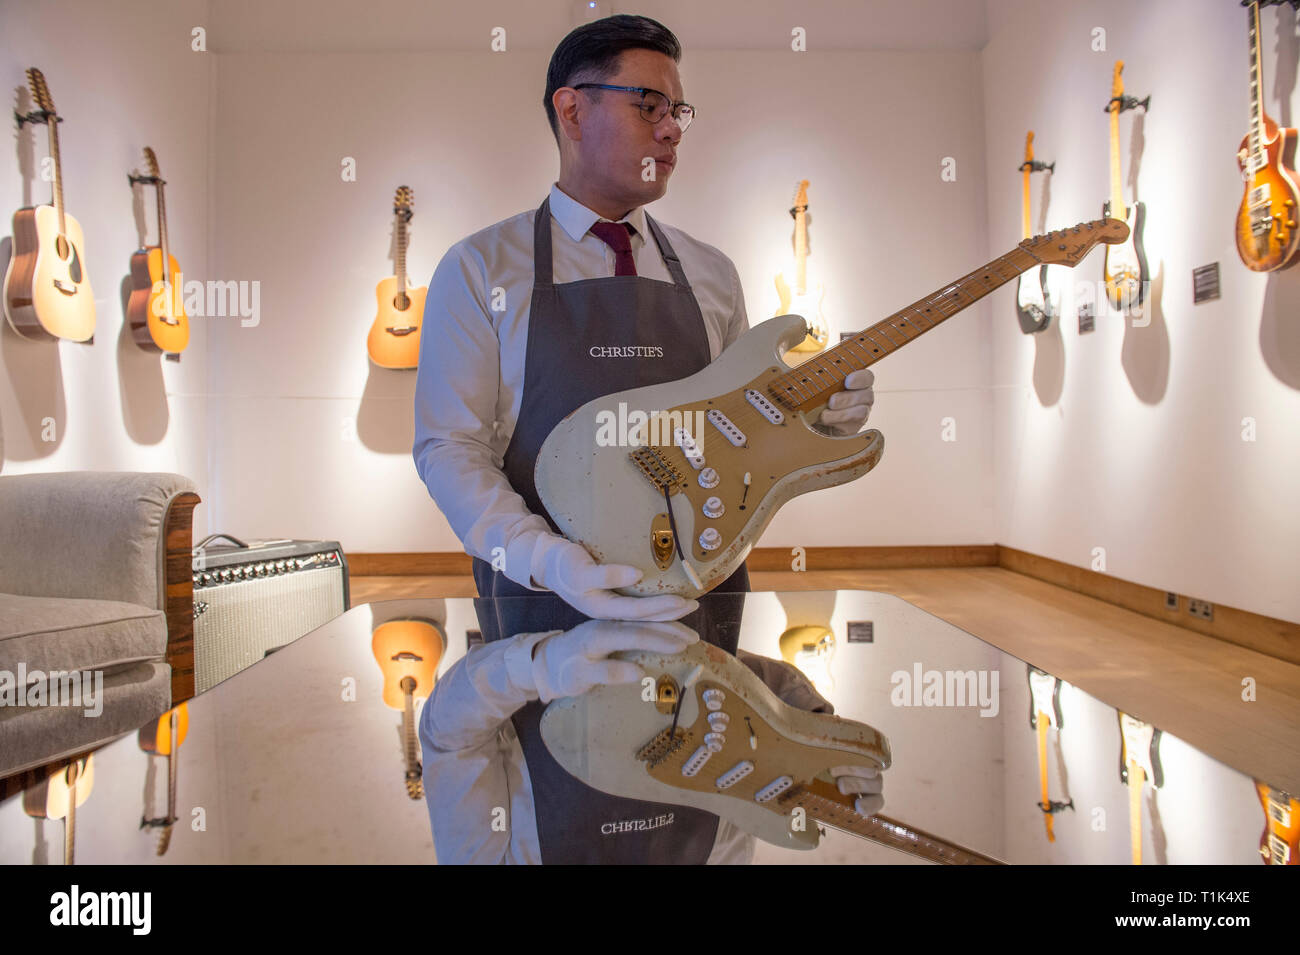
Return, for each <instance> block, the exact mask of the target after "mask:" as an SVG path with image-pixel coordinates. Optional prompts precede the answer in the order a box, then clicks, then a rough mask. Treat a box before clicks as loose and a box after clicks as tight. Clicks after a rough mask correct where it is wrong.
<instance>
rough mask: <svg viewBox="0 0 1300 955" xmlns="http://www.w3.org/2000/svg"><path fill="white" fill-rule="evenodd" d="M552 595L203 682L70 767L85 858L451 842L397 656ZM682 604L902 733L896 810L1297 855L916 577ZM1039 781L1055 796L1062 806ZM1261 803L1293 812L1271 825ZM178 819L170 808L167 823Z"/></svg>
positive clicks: (1169, 848)
mask: <svg viewBox="0 0 1300 955" xmlns="http://www.w3.org/2000/svg"><path fill="white" fill-rule="evenodd" d="M476 605H477V606H476ZM553 609H554V608H553V605H551V602H550V601H538V600H536V599H535V598H503V599H499V600H496V601H483V600H479V601H475V600H470V599H446V600H443V599H417V600H388V601H379V602H375V603H370V604H362V605H359V606H356V607H354V608H352V609H351V610H349V611H347V612H346V613H344V614H342V615H341V616H339V617H337V618H335V619H334V620H332V621H330V622H329V623H328V624H326V625H324V626H322V627H320V628H318V629H317V630H314V631H312V632H311V633H309V634H307V635H306V636H304V637H302V638H300V639H298V640H296V641H294V642H292V643H290V644H288V645H286V646H284V647H283V648H281V649H279V650H278V651H276V652H274V653H272V654H270V655H269V656H267V657H266V658H265V659H263V660H261V661H259V662H258V663H256V664H254V665H252V666H251V667H249V668H247V669H245V670H243V671H242V672H240V673H238V674H236V675H235V676H233V677H231V678H229V679H227V680H226V681H224V682H223V683H221V684H220V685H218V686H216V687H214V688H212V689H211V690H209V691H208V692H206V693H203V694H201V695H199V696H197V697H195V698H194V699H192V700H190V701H189V702H188V703H187V704H185V707H184V714H183V717H178V718H177V719H176V720H175V721H174V722H175V724H176V725H175V727H174V729H175V737H174V738H175V740H176V742H174V743H173V742H172V740H173V735H172V731H173V725H172V723H173V721H172V720H166V721H164V723H163V724H162V727H161V730H159V729H158V728H157V727H153V726H151V727H147V728H146V729H145V730H144V731H142V732H141V733H139V734H136V733H133V734H130V735H128V736H124V737H121V738H119V739H117V740H116V741H114V742H112V743H110V744H108V745H106V746H104V747H103V748H101V749H99V750H98V751H97V752H96V753H95V754H94V755H93V757H92V758H91V762H90V765H89V766H88V767H87V766H83V767H82V768H81V769H80V772H81V774H82V777H81V779H80V780H79V781H77V782H76V784H75V785H76V803H77V805H76V809H75V812H74V814H73V815H74V820H75V821H74V827H73V828H74V832H75V835H74V849H75V861H76V862H77V863H91V864H93V863H154V862H161V863H174V862H179V863H344V862H346V863H429V862H434V861H436V858H437V852H436V847H435V845H434V839H433V834H432V830H431V825H430V814H429V808H428V805H427V804H426V798H428V799H430V800H447V801H449V802H443V803H439V804H440V805H448V804H451V805H457V806H458V805H459V804H457V803H456V799H457V796H456V795H455V794H452V793H443V792H440V791H439V781H438V780H437V779H433V780H429V779H427V778H426V780H425V781H426V783H428V784H429V785H430V787H431V788H430V792H429V793H428V794H424V793H422V792H420V790H419V786H418V784H417V783H416V782H415V780H416V779H418V776H419V772H418V768H417V769H416V770H415V772H414V773H412V772H411V765H410V763H411V760H412V759H418V758H419V753H418V743H417V744H416V749H415V750H410V748H409V741H410V739H411V729H410V726H413V725H415V724H417V723H418V720H419V714H420V709H421V707H422V706H423V703H424V697H423V696H421V694H420V691H421V690H423V691H424V692H425V693H427V689H425V688H424V687H418V688H417V689H415V690H414V691H413V693H412V702H411V712H410V713H409V714H408V713H407V712H406V709H405V699H404V695H403V693H402V691H401V686H400V683H401V679H400V677H401V673H400V672H399V670H397V669H394V665H393V663H392V662H389V663H388V664H386V665H382V666H381V662H379V661H381V660H387V661H398V662H400V661H402V660H408V661H409V660H413V659H414V658H415V657H420V662H421V663H422V664H423V665H425V666H428V665H429V664H430V663H431V660H430V659H428V658H429V657H430V655H432V656H435V657H436V656H438V654H439V653H440V658H439V659H438V661H437V673H438V677H439V679H442V678H443V677H444V676H445V675H446V674H447V673H448V671H449V670H450V669H451V668H452V667H454V666H456V665H457V664H458V663H459V662H460V661H461V660H462V659H463V658H464V657H465V655H466V653H467V650H469V649H470V648H471V647H474V648H475V650H474V652H476V653H482V652H484V651H483V649H482V648H479V647H478V643H479V642H480V641H481V640H482V639H483V638H484V635H486V638H487V639H488V640H491V639H492V638H493V637H494V635H495V634H494V633H493V630H494V629H495V628H496V627H497V626H498V623H501V624H502V626H504V628H505V630H506V631H508V632H505V633H503V634H502V635H503V636H505V637H509V636H510V635H511V634H514V633H519V632H525V631H527V632H540V631H550V630H563V629H566V628H567V626H570V625H572V624H571V623H569V622H567V621H566V620H565V619H562V618H556V617H554V616H553V615H552V613H551V611H552V610H553ZM579 619H580V618H579ZM401 621H415V622H417V623H419V622H424V623H426V625H427V626H428V627H430V628H431V630H430V632H435V631H436V632H437V633H439V634H440V639H441V637H442V635H445V650H440V649H439V648H437V647H434V648H432V649H430V645H428V644H425V645H422V646H421V647H419V648H417V650H418V652H415V651H405V650H401V649H400V648H398V649H397V651H396V652H394V648H395V647H396V646H397V645H395V644H390V643H383V640H382V639H381V637H380V634H387V635H388V636H391V635H392V632H393V631H394V630H395V629H400V628H393V627H388V628H387V629H385V626H384V625H386V624H394V623H397V622H401ZM682 623H683V624H684V625H688V626H691V627H692V628H693V629H696V630H697V632H699V633H700V636H701V638H702V639H703V640H705V641H708V642H712V643H717V644H720V645H722V646H724V647H729V648H730V647H732V646H734V647H738V648H739V649H740V650H742V651H746V652H747V653H750V654H756V655H758V656H762V657H767V658H770V659H773V660H785V661H786V662H787V663H790V664H791V665H793V666H794V667H796V668H797V669H798V670H799V671H800V672H801V673H802V674H804V676H805V677H806V678H807V680H808V682H809V683H811V685H812V686H813V687H814V688H815V689H816V691H817V692H818V694H820V696H822V697H823V698H824V699H825V700H827V701H829V702H830V703H831V704H832V705H833V706H834V712H835V714H836V715H837V716H839V717H843V718H846V719H849V720H854V721H858V722H861V723H865V724H868V725H869V726H870V727H873V728H874V729H875V730H877V731H879V733H881V734H883V735H884V736H885V737H887V739H888V744H889V748H890V750H891V752H892V764H891V766H890V768H889V769H888V770H886V771H885V772H884V773H883V780H884V786H883V795H884V799H885V807H884V809H883V810H882V813H883V814H884V815H885V816H888V817H890V818H892V819H894V820H898V821H899V822H901V823H903V824H905V825H907V826H910V827H915V828H916V829H919V830H923V831H925V832H928V833H930V834H933V835H934V836H937V837H941V838H942V839H944V840H947V841H949V842H951V843H953V844H955V845H957V846H960V847H965V848H967V849H970V850H973V851H974V852H977V853H981V854H984V855H987V856H990V857H993V858H995V859H998V860H1002V861H1006V862H1009V863H1018V864H1019V863H1030V864H1080V863H1082V864H1105V863H1110V864H1128V863H1130V862H1133V861H1141V862H1142V863H1144V864H1165V863H1169V864H1183V863H1236V864H1259V863H1260V861H1261V852H1262V851H1267V852H1270V853H1272V854H1274V855H1276V856H1277V857H1279V858H1281V857H1284V856H1285V855H1286V854H1287V853H1288V852H1290V853H1291V854H1294V852H1295V850H1294V844H1293V843H1287V841H1286V833H1287V832H1288V827H1292V826H1294V825H1295V823H1294V822H1293V821H1291V820H1290V819H1289V815H1290V813H1291V812H1292V811H1293V809H1294V808H1295V804H1294V802H1290V801H1288V800H1287V799H1286V798H1285V797H1284V796H1283V795H1282V794H1274V798H1273V801H1272V803H1271V804H1270V800H1269V791H1268V788H1267V787H1262V788H1261V787H1257V785H1256V782H1255V781H1254V780H1252V779H1251V778H1249V777H1247V776H1245V775H1242V774H1241V773H1239V772H1237V771H1236V770H1234V769H1232V768H1231V767H1229V766H1225V765H1223V764H1222V763H1220V762H1217V761H1215V760H1214V759H1211V758H1210V757H1208V756H1206V755H1204V754H1203V753H1201V752H1199V751H1198V750H1196V749H1194V748H1193V747H1191V746H1189V745H1188V744H1186V743H1184V742H1183V741H1182V740H1180V739H1178V738H1177V736H1175V735H1173V734H1172V733H1170V732H1162V731H1161V728H1159V727H1150V726H1147V725H1145V724H1143V723H1141V722H1140V716H1141V714H1133V715H1132V716H1128V717H1122V715H1121V714H1119V713H1118V712H1117V711H1116V710H1115V709H1113V708H1112V707H1110V706H1108V705H1107V704H1106V703H1105V701H1103V700H1098V699H1096V698H1094V697H1092V696H1090V695H1089V694H1088V693H1086V692H1083V691H1082V690H1080V689H1079V688H1077V687H1074V686H1071V685H1069V684H1065V683H1063V682H1061V681H1059V680H1056V679H1055V678H1053V677H1052V676H1050V675H1049V674H1044V673H1042V672H1041V671H1035V670H1034V669H1033V668H1032V667H1031V666H1030V664H1029V663H1026V662H1025V661H1022V660H1018V659H1016V658H1015V657H1012V656H1009V655H1007V654H1005V653H1003V652H1001V651H999V650H997V649H996V648H994V647H992V646H990V645H989V644H987V643H985V642H983V641H981V640H979V639H977V638H975V637H973V636H971V635H970V634H968V633H966V632H964V631H962V630H960V629H958V628H957V627H954V626H952V625H950V624H948V623H946V622H944V621H942V620H940V619H938V618H937V617H934V616H932V615H930V614H928V613H926V612H925V611H922V610H920V609H918V608H916V607H914V606H912V605H911V604H908V603H907V602H906V601H904V600H902V599H901V598H898V597H895V596H892V595H888V594H881V593H874V592H867V591H837V592H832V591H799V592H787V593H766V592H758V593H750V594H745V595H743V596H742V595H723V594H710V595H706V596H705V597H704V598H702V599H701V611H699V612H697V613H696V614H693V615H691V616H690V617H687V618H685V619H684V620H683V621H682ZM385 639H386V638H385ZM397 639H399V640H401V639H408V640H409V639H410V637H399V638H397ZM403 654H405V656H404V655H403ZM412 665H414V664H412ZM419 682H420V681H415V683H413V684H408V688H410V687H411V686H414V685H415V684H418V683H419ZM423 682H424V683H425V684H427V682H428V681H427V680H425V681H423ZM639 690H640V687H631V688H630V689H629V692H638V691H639ZM664 722H665V726H666V725H667V718H666V717H665V720H664ZM1038 727H1041V730H1040V729H1039V728H1038ZM169 750H171V751H172V753H173V755H171V756H170V757H169V756H167V755H162V754H163V753H166V752H167V751H169ZM827 765H830V763H828V764H827ZM169 768H170V769H174V774H175V800H174V806H173V808H172V809H171V810H170V811H169V807H168V782H169ZM1044 774H1045V777H1044ZM1125 777H1127V781H1126V779H1125ZM1044 778H1045V779H1046V793H1045V794H1044ZM66 782H67V779H66V777H65V776H64V774H59V775H56V776H55V777H52V778H51V780H49V781H48V782H47V784H45V785H44V786H43V787H36V788H35V789H33V790H29V791H28V792H27V793H25V794H20V795H17V796H13V797H11V798H9V799H8V800H6V801H5V802H3V803H0V862H5V863H10V864H13V863H18V864H24V863H58V862H61V861H62V860H63V855H64V847H65V835H66V830H67V828H68V826H67V822H66V815H67V813H66V807H67V804H68V802H69V799H68V793H67V791H66V790H67V787H66ZM413 795H414V798H413ZM1044 801H1046V805H1049V806H1052V808H1053V810H1054V811H1052V812H1051V813H1045V812H1044V811H1043V808H1041V806H1042V805H1043V804H1044ZM464 809H465V813H466V822H465V825H466V826H480V825H482V824H483V823H482V819H481V817H480V816H479V815H477V812H478V807H475V806H472V805H470V804H468V803H467V804H466V805H465V807H464ZM1266 812H1270V813H1271V814H1272V817H1273V825H1272V827H1271V828H1272V829H1274V830H1275V831H1276V832H1277V833H1280V835H1274V836H1273V838H1272V841H1271V844H1270V840H1269V838H1268V837H1267V831H1266V830H1267V829H1268V828H1270V827H1269V826H1268V825H1267V822H1266V815H1265V814H1266ZM168 818H174V820H175V822H174V824H173V825H172V826H171V827H170V833H169V835H167V836H165V837H164V832H165V831H167V830H168V827H167V826H166V825H163V824H162V823H164V822H165V820H166V819H168ZM143 820H154V824H142V821H143ZM1206 820H1213V824H1212V825H1207V823H1206ZM1049 822H1050V827H1049ZM1049 828H1050V836H1049ZM1291 831H1293V830H1291ZM1262 833H1264V834H1265V838H1264V839H1263V842H1262V844H1263V847H1264V848H1263V850H1261V834H1262ZM1292 838H1294V836H1292ZM160 843H165V850H166V851H165V853H163V854H161V855H160V854H159V847H160ZM753 858H754V861H755V862H759V863H800V864H809V863H814V864H815V863H846V862H847V863H873V862H874V863H892V864H899V863H902V864H908V863H916V864H924V860H922V859H920V858H917V857H915V856H913V855H910V854H907V853H904V852H902V851H899V850H897V849H894V848H888V847H886V846H884V845H881V844H878V843H877V842H873V841H871V840H869V839H865V838H860V837H858V836H855V835H852V834H850V833H848V832H843V831H839V830H837V829H835V828H831V827H829V826H827V827H824V832H823V836H822V839H821V844H820V846H819V847H818V848H816V849H814V850H811V851H801V850H798V849H793V848H787V847H782V846H778V845H773V844H769V843H768V842H764V841H758V842H757V843H756V844H755V846H754V849H753Z"/></svg>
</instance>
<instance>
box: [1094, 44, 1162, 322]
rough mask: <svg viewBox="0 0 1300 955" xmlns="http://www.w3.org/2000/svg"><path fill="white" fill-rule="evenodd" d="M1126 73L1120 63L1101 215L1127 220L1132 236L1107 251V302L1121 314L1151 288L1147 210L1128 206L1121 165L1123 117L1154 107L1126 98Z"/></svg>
mask: <svg viewBox="0 0 1300 955" xmlns="http://www.w3.org/2000/svg"><path fill="white" fill-rule="evenodd" d="M1123 72H1124V61H1123V60H1116V61H1115V72H1114V73H1113V74H1112V77H1111V84H1110V100H1109V102H1108V103H1107V104H1106V112H1107V113H1109V114H1110V198H1109V199H1108V200H1106V203H1105V204H1104V205H1103V206H1102V210H1101V214H1102V215H1103V216H1106V217H1107V218H1111V219H1123V220H1124V221H1125V222H1127V223H1128V227H1129V233H1128V238H1127V239H1125V240H1124V241H1123V242H1117V243H1116V244H1114V245H1111V246H1107V247H1106V261H1105V265H1104V266H1103V267H1102V275H1103V276H1104V277H1105V280H1106V298H1107V299H1109V300H1110V305H1111V308H1113V309H1115V310H1116V311H1118V312H1131V311H1135V310H1137V308H1138V306H1140V305H1141V304H1142V302H1143V301H1144V300H1145V298H1146V290H1147V287H1148V285H1149V284H1150V281H1149V280H1150V273H1149V272H1148V271H1147V254H1146V250H1145V249H1144V248H1143V246H1142V229H1143V228H1144V227H1145V225H1146V217H1147V210H1146V205H1145V204H1144V203H1141V202H1135V203H1133V204H1132V205H1129V206H1126V205H1125V204H1124V179H1123V176H1122V175H1121V174H1120V169H1121V165H1120V161H1119V114H1120V113H1121V112H1122V111H1123V110H1126V109H1134V108H1136V107H1138V106H1141V107H1142V108H1143V109H1146V108H1147V107H1148V106H1149V105H1150V104H1151V97H1150V96H1148V97H1147V98H1146V99H1143V100H1138V99H1135V98H1134V97H1132V96H1125V95H1124V78H1123V75H1122V74H1123Z"/></svg>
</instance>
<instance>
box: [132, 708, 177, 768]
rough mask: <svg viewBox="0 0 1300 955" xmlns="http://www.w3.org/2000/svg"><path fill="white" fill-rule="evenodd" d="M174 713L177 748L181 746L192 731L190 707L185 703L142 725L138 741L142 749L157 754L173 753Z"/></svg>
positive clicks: (167, 754) (166, 754)
mask: <svg viewBox="0 0 1300 955" xmlns="http://www.w3.org/2000/svg"><path fill="white" fill-rule="evenodd" d="M173 714H174V716H175V719H176V748H177V749H179V748H180V745H181V743H184V742H185V737H186V736H187V735H188V734H189V731H190V708H189V706H188V705H187V704H185V703H182V704H181V705H180V706H177V707H173V708H172V709H170V710H168V711H167V712H166V713H164V714H163V715H162V716H159V717H158V718H157V719H154V720H150V721H149V722H148V723H146V724H145V725H144V726H142V727H140V730H139V733H138V734H137V737H136V743H137V744H138V745H139V747H140V748H141V749H142V750H144V751H145V752H146V753H152V754H154V755H155V756H171V755H172V718H173Z"/></svg>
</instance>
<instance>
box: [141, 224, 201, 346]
mask: <svg viewBox="0 0 1300 955" xmlns="http://www.w3.org/2000/svg"><path fill="white" fill-rule="evenodd" d="M167 259H168V268H167V270H166V273H164V271H163V266H162V249H160V248H159V247H158V246H156V245H155V246H150V247H149V248H147V249H140V250H138V251H136V252H134V253H132V255H131V297H130V298H129V299H128V300H127V303H126V318H127V321H128V322H129V323H130V326H131V337H132V338H133V339H134V340H135V343H136V344H137V345H139V346H140V347H141V348H143V349H144V350H145V351H152V352H171V353H173V354H178V353H180V352H182V351H184V350H185V346H187V345H188V344H189V343H190V320H189V319H188V318H187V317H186V316H185V305H184V289H182V288H181V287H180V271H181V267H180V265H179V264H178V263H177V261H176V256H174V255H168V256H167Z"/></svg>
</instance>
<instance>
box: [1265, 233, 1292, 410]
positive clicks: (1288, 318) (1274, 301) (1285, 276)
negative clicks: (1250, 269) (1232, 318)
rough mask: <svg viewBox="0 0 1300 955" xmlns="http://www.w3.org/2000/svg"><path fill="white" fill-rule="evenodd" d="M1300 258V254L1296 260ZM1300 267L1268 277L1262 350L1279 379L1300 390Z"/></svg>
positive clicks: (1266, 362) (1269, 366) (1270, 367)
mask: <svg viewBox="0 0 1300 955" xmlns="http://www.w3.org/2000/svg"><path fill="white" fill-rule="evenodd" d="M1296 261H1300V256H1297V257H1296V258H1295V259H1292V262H1296ZM1297 316H1300V268H1297V267H1295V266H1294V265H1293V266H1289V267H1288V268H1287V270H1286V271H1285V272H1274V273H1272V274H1271V275H1269V277H1268V285H1267V286H1266V287H1265V290H1264V307H1263V309H1262V314H1261V315H1260V321H1259V350H1260V354H1262V355H1263V356H1264V363H1265V364H1266V365H1268V369H1269V371H1271V372H1272V373H1273V374H1274V375H1275V376H1276V377H1277V380H1278V381H1280V382H1282V383H1283V384H1284V385H1288V386H1289V387H1291V388H1294V389H1296V390H1297V391H1300V318H1297Z"/></svg>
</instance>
